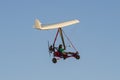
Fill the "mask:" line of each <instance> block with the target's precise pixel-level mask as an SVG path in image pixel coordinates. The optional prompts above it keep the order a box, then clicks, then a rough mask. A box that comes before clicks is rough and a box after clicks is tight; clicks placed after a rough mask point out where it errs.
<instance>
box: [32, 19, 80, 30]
mask: <svg viewBox="0 0 120 80" xmlns="http://www.w3.org/2000/svg"><path fill="white" fill-rule="evenodd" d="M79 22H80V21H79V20H77V19H75V20H70V21H66V22H60V23H56V24H49V25H42V24H41V22H40V21H39V20H38V19H36V20H35V25H34V27H35V28H36V29H40V30H49V29H56V28H62V27H65V26H70V25H73V24H77V23H79Z"/></svg>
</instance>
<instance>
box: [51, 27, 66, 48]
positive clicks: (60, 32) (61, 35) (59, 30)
mask: <svg viewBox="0 0 120 80" xmlns="http://www.w3.org/2000/svg"><path fill="white" fill-rule="evenodd" d="M58 33H59V34H60V37H61V40H62V44H63V47H64V49H65V50H66V46H65V42H64V37H63V33H62V29H61V28H58V31H57V33H56V36H55V39H54V43H53V46H55V42H56V40H57V37H58Z"/></svg>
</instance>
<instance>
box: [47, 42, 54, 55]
mask: <svg viewBox="0 0 120 80" xmlns="http://www.w3.org/2000/svg"><path fill="white" fill-rule="evenodd" d="M48 49H49V51H48V52H49V56H51V53H52V52H53V46H52V45H50V44H49V41H48Z"/></svg>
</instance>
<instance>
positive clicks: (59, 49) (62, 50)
mask: <svg viewBox="0 0 120 80" xmlns="http://www.w3.org/2000/svg"><path fill="white" fill-rule="evenodd" d="M64 50H65V49H63V48H62V44H60V45H59V48H58V52H60V53H62V54H65V52H64Z"/></svg>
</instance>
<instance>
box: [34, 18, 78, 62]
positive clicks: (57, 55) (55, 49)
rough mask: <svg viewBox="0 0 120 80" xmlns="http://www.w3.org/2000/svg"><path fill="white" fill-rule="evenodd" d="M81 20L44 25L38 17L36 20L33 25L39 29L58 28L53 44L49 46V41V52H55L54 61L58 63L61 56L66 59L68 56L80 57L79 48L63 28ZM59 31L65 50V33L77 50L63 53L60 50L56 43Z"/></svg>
mask: <svg viewBox="0 0 120 80" xmlns="http://www.w3.org/2000/svg"><path fill="white" fill-rule="evenodd" d="M79 22H80V21H79V20H77V19H75V20H70V21H65V22H60V23H55V24H48V25H47V24H46V25H44V24H42V23H41V22H40V21H39V20H38V19H36V20H35V25H34V26H33V27H34V28H36V29H38V30H51V29H58V30H57V33H56V36H55V39H54V42H53V45H51V46H49V43H48V48H49V53H52V54H53V59H52V62H53V63H56V62H57V60H59V59H60V58H63V59H66V58H68V57H74V58H76V59H80V55H79V53H78V51H77V49H76V48H75V47H74V46H73V44H72V42H71V41H70V39H69V38H68V37H67V35H66V34H65V33H64V31H63V30H62V28H63V27H65V26H70V25H73V24H77V23H79ZM58 33H59V34H60V37H61V40H62V45H63V47H64V50H66V45H65V41H64V37H63V34H64V35H65V37H67V39H68V41H69V42H70V44H71V46H72V48H74V50H75V52H66V54H62V53H60V52H59V51H58V47H56V46H55V43H56V40H57V37H58Z"/></svg>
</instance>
